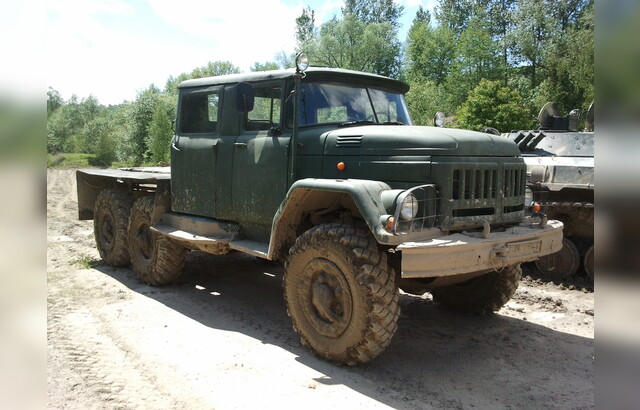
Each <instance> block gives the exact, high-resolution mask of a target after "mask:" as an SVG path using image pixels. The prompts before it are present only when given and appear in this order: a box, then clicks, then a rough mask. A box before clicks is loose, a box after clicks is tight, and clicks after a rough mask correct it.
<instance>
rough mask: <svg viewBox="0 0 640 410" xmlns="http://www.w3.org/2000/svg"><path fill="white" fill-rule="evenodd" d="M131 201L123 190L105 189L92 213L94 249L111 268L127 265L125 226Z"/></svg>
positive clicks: (127, 246)
mask: <svg viewBox="0 0 640 410" xmlns="http://www.w3.org/2000/svg"><path fill="white" fill-rule="evenodd" d="M132 204H133V199H132V198H131V195H129V193H128V192H127V191H126V190H124V189H117V188H114V189H105V190H103V191H101V192H100V193H99V194H98V198H97V199H96V204H95V207H94V211H93V232H94V235H95V240H96V247H97V248H98V252H99V253H100V257H101V258H102V260H103V261H105V262H106V263H108V264H109V265H112V266H127V265H129V244H128V242H127V225H128V223H129V213H130V212H131V206H132Z"/></svg>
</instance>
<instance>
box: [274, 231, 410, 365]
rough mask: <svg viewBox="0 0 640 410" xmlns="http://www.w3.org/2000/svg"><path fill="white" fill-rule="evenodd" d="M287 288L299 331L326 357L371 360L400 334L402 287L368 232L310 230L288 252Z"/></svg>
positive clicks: (351, 361) (357, 361)
mask: <svg viewBox="0 0 640 410" xmlns="http://www.w3.org/2000/svg"><path fill="white" fill-rule="evenodd" d="M283 286H284V294H285V301H286V304H287V312H288V314H289V316H290V317H291V320H292V322H293V328H294V330H295V331H296V332H298V334H300V338H301V341H302V344H304V345H306V346H307V347H309V349H310V350H311V351H312V352H313V353H314V354H315V355H317V356H319V357H321V358H323V359H327V360H331V361H334V362H337V363H340V364H347V365H350V366H353V365H357V364H360V363H364V362H367V361H369V360H371V359H373V358H374V357H376V356H378V355H379V354H380V353H382V351H383V350H384V349H385V348H386V347H387V345H389V343H390V342H391V338H392V337H393V335H394V334H395V332H396V329H397V321H398V316H399V315H400V307H399V306H398V298H399V294H398V288H397V286H396V284H395V278H394V275H393V274H391V273H390V272H389V268H388V265H387V255H386V253H384V252H381V251H380V250H379V249H378V247H377V243H376V241H375V239H373V237H372V236H371V235H370V233H369V232H366V231H364V230H359V229H356V228H353V227H351V226H348V225H341V224H326V225H319V226H316V227H314V228H312V229H310V230H309V231H307V232H305V233H304V234H303V235H301V236H300V237H299V238H298V239H297V240H296V242H295V244H294V246H293V247H292V248H291V250H290V252H289V258H288V260H287V262H286V265H285V274H284V280H283Z"/></svg>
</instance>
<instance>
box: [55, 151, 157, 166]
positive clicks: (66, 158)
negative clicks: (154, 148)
mask: <svg viewBox="0 0 640 410" xmlns="http://www.w3.org/2000/svg"><path fill="white" fill-rule="evenodd" d="M155 165H156V164H154V163H151V162H147V163H143V164H142V165H135V164H134V163H133V162H125V161H116V162H114V163H112V164H111V166H110V167H109V168H126V167H133V166H142V167H153V166H155ZM95 166H100V164H97V161H96V155H95V154H78V153H60V154H47V168H89V167H95Z"/></svg>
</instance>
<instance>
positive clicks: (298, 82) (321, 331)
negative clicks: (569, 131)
mask: <svg viewBox="0 0 640 410" xmlns="http://www.w3.org/2000/svg"><path fill="white" fill-rule="evenodd" d="M298 57H299V58H298V59H297V67H296V69H290V70H278V71H269V72H254V73H246V74H233V75H226V76H220V77H211V78H201V79H194V80H187V81H184V82H183V83H181V84H180V86H179V96H178V108H177V119H176V129H175V136H174V137H173V139H172V142H171V168H170V172H162V170H159V169H120V170H99V169H87V170H80V171H78V172H77V180H78V206H79V217H80V218H81V219H93V221H94V228H95V238H96V244H97V247H98V250H99V252H100V255H101V257H102V259H103V260H104V261H106V262H107V263H110V264H113V265H117V266H127V265H129V264H131V265H132V266H133V270H134V271H135V273H136V274H137V276H138V278H139V279H140V280H142V281H143V282H146V283H148V284H151V285H162V284H166V283H168V282H170V281H171V280H173V279H174V278H176V277H177V276H178V275H180V272H181V268H182V266H183V264H184V257H185V252H187V251H188V250H200V251H205V252H210V253H213V254H225V253H227V252H229V251H231V250H237V251H242V252H247V253H249V254H252V255H256V256H258V257H261V258H265V259H268V260H273V261H283V262H284V266H285V270H284V277H283V286H284V297H285V300H286V305H287V310H288V314H289V315H290V317H291V320H292V322H293V328H294V329H295V331H296V332H298V333H299V335H300V338H301V341H302V343H303V344H304V345H306V346H308V347H309V349H310V350H311V351H312V352H313V353H314V354H316V355H318V356H320V357H322V358H324V359H327V360H331V361H334V362H337V363H341V364H348V365H355V364H358V363H363V362H366V361H368V360H370V359H372V358H374V357H376V356H377V355H379V354H380V353H381V352H382V351H383V350H384V349H385V348H386V346H387V345H388V344H389V343H390V341H391V338H392V336H393V335H394V333H395V332H396V328H397V321H398V316H399V314H400V308H399V305H398V298H399V291H398V286H400V287H404V288H405V289H408V290H412V291H419V292H424V291H425V290H429V291H432V293H433V296H434V298H435V300H436V301H438V302H439V303H441V304H443V305H445V306H450V307H452V308H456V309H463V310H468V311H475V312H491V311H495V310H498V309H500V307H501V306H503V305H504V304H505V303H506V302H507V301H508V300H509V298H510V297H511V296H512V295H513V293H514V292H515V289H516V287H517V285H518V280H519V278H520V274H521V270H520V263H522V262H525V261H533V260H535V259H537V258H539V257H541V256H544V255H547V254H550V253H553V252H556V251H557V250H559V249H560V247H561V242H562V223H561V222H558V221H553V220H548V218H546V217H545V216H544V215H539V217H534V218H531V219H529V220H528V219H526V218H525V212H524V201H525V195H524V194H525V176H526V166H525V164H524V161H523V159H522V157H521V156H520V152H519V151H518V148H517V146H516V145H515V144H514V143H513V142H512V141H509V140H507V139H506V138H502V137H500V136H492V135H488V134H483V133H478V132H471V131H464V130H451V129H440V128H434V127H416V126H412V125H411V118H410V117H409V113H408V112H407V107H406V104H405V100H404V94H405V93H406V92H407V91H408V89H409V86H408V85H407V84H405V83H402V82H400V81H396V80H392V79H390V78H386V77H382V76H378V75H372V74H366V73H361V72H355V71H349V70H342V69H329V68H308V63H307V62H305V57H304V56H303V55H300V56H298ZM307 68H308V69H307Z"/></svg>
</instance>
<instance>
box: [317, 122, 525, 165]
mask: <svg viewBox="0 0 640 410" xmlns="http://www.w3.org/2000/svg"><path fill="white" fill-rule="evenodd" d="M325 135H326V139H325V145H324V154H325V155H358V156H389V155H397V156H427V155H438V156H511V157H513V156H519V155H520V151H519V150H518V147H517V146H516V144H515V143H514V142H513V141H510V140H508V139H507V138H504V137H501V136H498V135H491V134H485V133H481V132H475V131H468V130H459V129H452V128H439V127H419V126H401V125H370V126H360V127H351V128H343V129H338V130H335V131H329V132H328V133H326V134H325Z"/></svg>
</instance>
